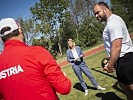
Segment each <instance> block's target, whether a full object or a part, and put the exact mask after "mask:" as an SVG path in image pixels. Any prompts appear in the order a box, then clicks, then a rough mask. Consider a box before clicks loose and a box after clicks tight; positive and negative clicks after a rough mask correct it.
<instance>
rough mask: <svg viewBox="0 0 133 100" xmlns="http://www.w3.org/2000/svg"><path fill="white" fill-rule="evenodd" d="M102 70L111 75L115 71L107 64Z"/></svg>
mask: <svg viewBox="0 0 133 100" xmlns="http://www.w3.org/2000/svg"><path fill="white" fill-rule="evenodd" d="M103 70H106V71H107V72H108V73H113V72H114V71H115V68H114V66H111V65H110V64H109V63H107V64H106V65H105V67H104V68H103Z"/></svg>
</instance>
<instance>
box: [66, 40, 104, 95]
mask: <svg viewBox="0 0 133 100" xmlns="http://www.w3.org/2000/svg"><path fill="white" fill-rule="evenodd" d="M67 43H68V47H69V49H68V50H67V60H68V62H70V63H71V65H72V69H73V71H74V72H75V74H76V76H77V77H78V79H79V81H80V83H81V86H82V87H83V89H84V90H85V95H87V94H88V89H87V86H86V84H85V82H84V80H83V77H82V72H83V73H84V74H85V75H86V76H87V77H88V78H89V80H90V81H91V82H92V84H93V85H94V87H95V88H97V89H99V90H105V88H102V87H101V86H99V84H98V82H97V81H96V80H95V79H94V77H93V76H92V74H91V72H90V70H89V69H88V67H87V66H86V63H85V61H84V59H83V52H82V50H81V48H80V47H79V46H75V42H74V41H73V40H72V39H68V41H67Z"/></svg>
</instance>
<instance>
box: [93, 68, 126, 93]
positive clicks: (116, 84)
mask: <svg viewBox="0 0 133 100" xmlns="http://www.w3.org/2000/svg"><path fill="white" fill-rule="evenodd" d="M91 69H92V70H94V71H97V72H99V73H102V74H105V75H107V76H109V77H112V78H114V79H116V80H117V78H116V77H115V76H113V75H110V74H108V73H105V72H102V71H99V70H96V69H95V68H91ZM118 85H119V83H118V82H116V83H115V84H114V85H113V86H112V87H113V88H114V89H116V90H118V91H119V92H122V93H123V94H125V93H124V91H123V90H122V87H121V85H119V86H120V87H121V88H120V87H118Z"/></svg>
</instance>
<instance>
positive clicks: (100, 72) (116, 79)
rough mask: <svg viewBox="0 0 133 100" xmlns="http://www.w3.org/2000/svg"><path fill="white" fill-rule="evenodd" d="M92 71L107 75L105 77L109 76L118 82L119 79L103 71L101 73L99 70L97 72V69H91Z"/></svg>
mask: <svg viewBox="0 0 133 100" xmlns="http://www.w3.org/2000/svg"><path fill="white" fill-rule="evenodd" d="M91 69H92V70H94V71H96V72H99V73H102V74H105V75H107V76H109V77H112V78H114V79H116V80H117V78H116V77H115V76H113V75H110V74H108V73H105V72H103V71H99V70H97V69H95V68H91Z"/></svg>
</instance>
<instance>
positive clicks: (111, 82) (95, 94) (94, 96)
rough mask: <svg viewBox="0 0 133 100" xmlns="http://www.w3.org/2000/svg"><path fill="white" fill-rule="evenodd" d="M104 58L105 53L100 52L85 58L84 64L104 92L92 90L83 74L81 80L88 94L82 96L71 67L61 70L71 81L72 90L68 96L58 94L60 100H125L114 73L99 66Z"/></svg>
mask: <svg viewBox="0 0 133 100" xmlns="http://www.w3.org/2000/svg"><path fill="white" fill-rule="evenodd" d="M105 56H106V54H105V51H101V52H99V53H96V54H94V55H92V56H89V57H87V58H85V61H86V64H87V65H88V68H89V69H90V71H91V73H92V75H93V76H94V77H95V79H96V80H97V82H98V83H99V84H100V85H101V86H102V87H105V88H106V90H105V91H101V90H96V89H94V88H93V85H92V84H91V82H90V80H89V79H88V78H87V77H86V76H85V75H84V74H83V78H84V80H85V82H86V84H87V85H88V90H89V94H88V95H87V96H84V91H83V89H82V87H81V85H80V83H79V80H78V78H77V77H76V75H75V74H74V72H73V70H72V68H71V65H68V66H65V67H63V68H62V71H64V72H65V73H66V74H67V76H68V77H69V78H70V79H71V82H72V88H71V92H70V94H68V95H60V94H58V96H59V98H60V100H126V96H125V94H124V93H123V91H122V90H121V88H120V86H119V85H118V82H117V80H116V75H115V73H111V74H110V73H107V72H105V71H103V70H102V68H101V66H100V62H101V59H102V58H104V57H105Z"/></svg>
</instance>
